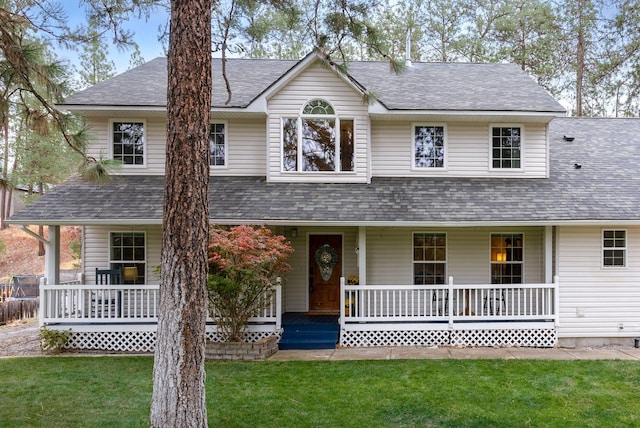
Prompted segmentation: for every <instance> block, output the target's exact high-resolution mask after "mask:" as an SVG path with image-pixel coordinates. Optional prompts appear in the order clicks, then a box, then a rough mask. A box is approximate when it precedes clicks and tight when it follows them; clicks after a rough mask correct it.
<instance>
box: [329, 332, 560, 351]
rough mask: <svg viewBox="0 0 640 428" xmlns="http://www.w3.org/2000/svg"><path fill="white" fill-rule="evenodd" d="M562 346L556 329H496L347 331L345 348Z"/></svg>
mask: <svg viewBox="0 0 640 428" xmlns="http://www.w3.org/2000/svg"><path fill="white" fill-rule="evenodd" d="M557 343H558V335H557V333H556V331H555V329H553V328H548V329H547V328H534V329H496V330H490V329H487V330H404V331H403V330H400V331H379V330H365V331H343V332H342V334H341V335H340V345H341V346H522V347H531V348H551V347H553V346H555V345H556V344H557Z"/></svg>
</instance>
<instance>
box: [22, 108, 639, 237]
mask: <svg viewBox="0 0 640 428" xmlns="http://www.w3.org/2000/svg"><path fill="white" fill-rule="evenodd" d="M569 134H570V135H572V136H574V137H575V140H574V141H571V142H567V141H564V140H563V138H562V136H563V135H569ZM549 140H550V145H551V155H550V164H551V170H550V177H551V178H548V179H544V178H539V179H527V178H521V179H514V178H446V177H437V178H433V177H406V178H384V177H374V178H373V179H372V181H371V183H369V184H367V183H360V184H358V183H336V184H317V183H269V182H267V181H266V180H265V178H264V177H212V178H211V180H210V186H209V189H210V190H209V192H210V204H211V205H210V210H211V216H212V222H214V223H226V224H233V223H264V224H333V225H337V224H345V225H347V224H349V225H356V224H357V225H398V226H409V225H425V226H426V225H462V226H464V225H481V224H483V225H498V224H510V225H515V224H562V223H576V222H577V223H583V224H589V223H591V224H601V223H604V222H608V223H610V224H612V223H622V222H625V223H627V224H631V223H640V191H638V187H637V182H638V179H637V177H638V171H640V159H639V158H638V155H637V153H636V150H637V149H636V148H637V147H640V120H638V119H617V120H611V119H574V118H562V119H555V120H554V121H553V122H552V124H551V127H550V137H549ZM525 144H526V142H525ZM576 163H579V164H580V165H581V168H579V169H576V168H575V166H574V164H576ZM163 186H164V177H163V176H114V177H113V180H112V181H111V182H110V183H108V184H104V185H94V184H90V183H85V182H83V181H81V180H80V179H79V178H78V177H74V178H71V179H69V180H68V181H67V182H66V183H64V184H62V185H60V186H58V187H57V188H55V189H53V190H52V191H51V192H49V193H47V194H45V195H44V196H43V197H41V198H39V199H38V200H37V201H36V202H34V203H33V204H31V205H30V206H29V207H27V208H26V209H25V210H23V211H21V212H19V213H17V214H15V215H14V216H13V217H12V218H11V222H12V223H17V224H113V223H126V224H161V222H162V206H163V201H162V198H163V189H164V187H163Z"/></svg>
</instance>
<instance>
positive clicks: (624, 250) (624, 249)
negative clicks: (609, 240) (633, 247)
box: [600, 227, 629, 269]
mask: <svg viewBox="0 0 640 428" xmlns="http://www.w3.org/2000/svg"><path fill="white" fill-rule="evenodd" d="M606 232H614V234H615V232H624V247H606V246H605V245H604V240H605V237H604V234H605V233H606ZM614 241H615V237H614ZM600 245H601V251H600V263H601V267H602V268H603V269H626V268H627V255H628V254H629V251H628V248H629V232H628V231H627V229H618V228H615V227H612V228H606V229H602V231H601V233H600ZM614 250H615V251H622V253H623V263H622V265H606V264H605V263H604V261H605V251H614Z"/></svg>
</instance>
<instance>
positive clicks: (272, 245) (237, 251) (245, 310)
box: [208, 226, 293, 342]
mask: <svg viewBox="0 0 640 428" xmlns="http://www.w3.org/2000/svg"><path fill="white" fill-rule="evenodd" d="M209 242H210V246H209V281H208V286H209V313H210V315H211V317H212V318H214V319H215V320H216V322H217V325H218V334H219V336H220V338H221V339H222V340H223V341H229V342H241V341H243V340H244V337H245V330H246V327H247V324H248V322H249V318H251V317H252V316H254V315H255V314H257V313H259V311H260V310H262V309H264V308H265V307H266V305H269V304H270V302H271V297H272V295H273V292H274V286H275V284H276V281H277V278H278V277H281V276H282V275H283V274H284V273H286V272H288V271H289V270H290V269H291V268H290V266H289V264H288V263H287V259H288V257H289V255H290V254H291V253H292V252H293V248H292V247H291V245H289V243H288V242H287V240H286V238H285V237H284V236H281V235H275V234H274V233H273V232H272V231H271V230H270V229H267V228H266V227H251V226H236V227H231V228H229V229H226V228H213V229H212V230H211V231H210V239H209Z"/></svg>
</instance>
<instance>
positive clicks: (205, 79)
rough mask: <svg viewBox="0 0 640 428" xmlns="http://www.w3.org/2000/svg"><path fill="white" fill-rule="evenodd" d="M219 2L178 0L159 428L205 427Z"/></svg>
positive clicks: (154, 407) (157, 364)
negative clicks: (214, 9)
mask: <svg viewBox="0 0 640 428" xmlns="http://www.w3.org/2000/svg"><path fill="white" fill-rule="evenodd" d="M210 7H211V2H210V1H209V0H172V2H171V28H170V44H169V54H168V75H169V81H168V92H167V148H166V156H167V160H166V178H165V192H164V218H163V237H162V257H161V263H162V267H161V280H160V312H159V314H158V338H157V342H156V351H155V361H154V370H153V398H152V403H151V421H150V422H151V426H152V427H204V426H207V409H206V404H205V389H204V378H205V374H204V352H205V322H206V316H207V306H206V305H207V298H206V292H207V288H206V285H207V245H208V241H209V197H208V185H209V112H210V109H211V9H210Z"/></svg>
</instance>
